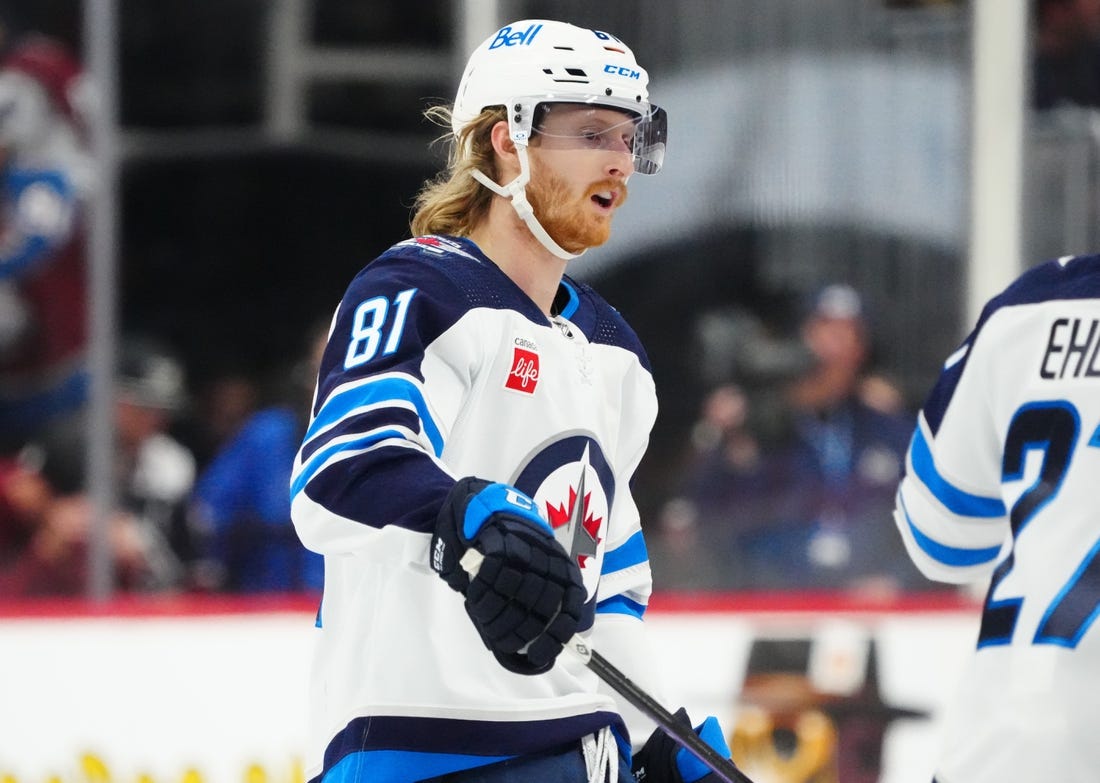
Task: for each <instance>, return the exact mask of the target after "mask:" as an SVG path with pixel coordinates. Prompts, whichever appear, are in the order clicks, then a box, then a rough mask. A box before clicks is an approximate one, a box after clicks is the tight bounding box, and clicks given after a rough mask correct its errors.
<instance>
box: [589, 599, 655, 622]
mask: <svg viewBox="0 0 1100 783" xmlns="http://www.w3.org/2000/svg"><path fill="white" fill-rule="evenodd" d="M596 614H628V615H631V616H632V617H637V618H639V619H641V617H642V615H644V614H645V604H640V603H638V602H637V601H631V600H630V599H629V598H627V597H626V596H622V595H615V596H612V597H611V598H608V599H607V600H606V601H600V602H599V603H598V604H596Z"/></svg>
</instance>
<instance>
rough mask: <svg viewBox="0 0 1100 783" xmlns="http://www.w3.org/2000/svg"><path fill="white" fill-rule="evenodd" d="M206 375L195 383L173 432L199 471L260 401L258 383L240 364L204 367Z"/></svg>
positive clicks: (234, 433)
mask: <svg viewBox="0 0 1100 783" xmlns="http://www.w3.org/2000/svg"><path fill="white" fill-rule="evenodd" d="M204 369H205V370H207V371H208V375H207V378H206V379H205V380H204V381H202V382H201V383H200V384H198V386H197V388H196V389H195V391H194V395H193V396H192V398H191V404H190V405H189V406H188V409H187V412H186V415H185V416H184V417H183V418H182V419H181V420H180V421H178V422H177V423H176V425H175V426H174V427H173V429H172V432H173V434H174V435H175V437H176V438H177V439H178V440H179V441H180V442H181V443H183V444H184V445H185V446H187V448H188V449H190V450H191V452H192V453H193V454H194V455H195V462H196V464H197V466H198V468H199V470H200V471H201V470H202V469H203V468H205V467H206V466H207V465H208V464H209V463H210V461H211V460H212V459H213V458H214V455H216V454H217V453H218V451H220V450H221V448H222V447H223V446H225V444H226V443H228V442H229V439H230V438H232V437H233V436H234V435H236V434H237V431H238V430H239V429H240V428H241V425H242V424H244V422H245V420H247V419H248V417H249V416H251V415H252V414H253V413H255V412H256V409H257V407H258V406H259V404H260V399H259V397H260V390H259V388H258V386H259V384H258V382H257V380H256V379H255V378H253V377H252V376H251V375H250V374H249V373H248V372H245V371H243V370H241V369H240V367H239V366H237V367H232V368H215V369H213V371H212V372H209V371H210V369H211V368H208V367H204Z"/></svg>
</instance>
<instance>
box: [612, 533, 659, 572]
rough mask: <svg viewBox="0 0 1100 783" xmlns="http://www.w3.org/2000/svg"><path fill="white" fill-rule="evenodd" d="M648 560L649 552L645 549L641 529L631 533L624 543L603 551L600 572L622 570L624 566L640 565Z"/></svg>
mask: <svg viewBox="0 0 1100 783" xmlns="http://www.w3.org/2000/svg"><path fill="white" fill-rule="evenodd" d="M647 560H649V552H648V551H647V550H646V546H645V537H644V536H643V535H642V531H641V530H639V531H638V532H637V533H635V534H634V535H632V536H631V537H630V538H628V539H627V540H626V542H625V543H623V544H620V545H619V546H617V547H615V548H614V549H609V550H607V552H605V553H604V556H603V565H602V566H600V573H601V574H610V573H613V572H615V571H622V570H623V569H624V568H630V567H631V566H636V565H641V564H642V563H644V562H646V561H647Z"/></svg>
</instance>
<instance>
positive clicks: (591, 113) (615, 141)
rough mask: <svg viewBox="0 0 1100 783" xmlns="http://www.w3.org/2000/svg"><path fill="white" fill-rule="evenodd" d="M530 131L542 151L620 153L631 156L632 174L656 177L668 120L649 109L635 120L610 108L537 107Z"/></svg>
mask: <svg viewBox="0 0 1100 783" xmlns="http://www.w3.org/2000/svg"><path fill="white" fill-rule="evenodd" d="M531 131H532V133H531V136H532V140H536V139H537V141H535V143H536V144H540V145H541V146H542V147H544V148H546V149H592V150H621V151H624V152H629V153H631V155H632V157H633V159H634V170H635V171H636V172H638V173H639V174H656V173H657V172H658V171H660V170H661V165H662V164H663V163H664V160H665V142H666V139H667V136H668V117H667V115H666V114H665V110H664V109H661V108H659V107H657V106H652V105H651V106H650V107H649V111H648V112H647V113H645V114H642V115H640V116H639V115H637V114H632V113H631V112H628V111H626V110H624V109H619V108H613V107H610V106H593V105H589V104H584V103H541V104H539V106H538V108H537V109H536V111H535V117H534V123H533V125H532V129H531Z"/></svg>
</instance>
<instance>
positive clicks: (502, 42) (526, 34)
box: [489, 24, 542, 49]
mask: <svg viewBox="0 0 1100 783" xmlns="http://www.w3.org/2000/svg"><path fill="white" fill-rule="evenodd" d="M541 29H542V25H541V24H533V25H531V26H530V27H528V28H527V29H526V30H524V31H522V32H515V33H513V32H512V28H511V27H502V28H500V30H498V31H497V36H496V38H494V39H493V41H492V43H490V44H489V48H490V49H497V48H499V47H501V46H530V45H531V42H532V41H534V40H535V36H536V35H538V34H539V30H541Z"/></svg>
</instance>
